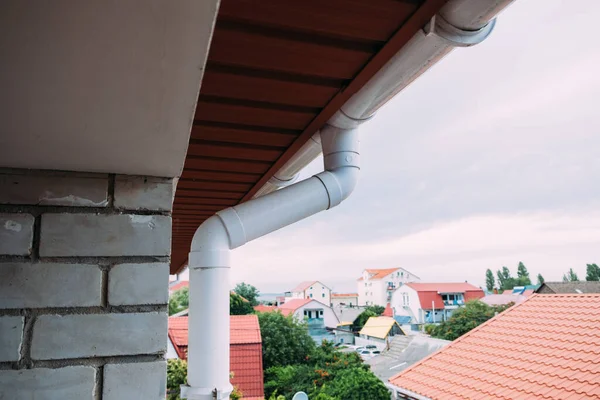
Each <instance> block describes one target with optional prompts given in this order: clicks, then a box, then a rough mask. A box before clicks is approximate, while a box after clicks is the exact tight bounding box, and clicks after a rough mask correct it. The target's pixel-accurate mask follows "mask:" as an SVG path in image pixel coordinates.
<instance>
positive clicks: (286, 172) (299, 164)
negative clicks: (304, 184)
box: [254, 132, 321, 198]
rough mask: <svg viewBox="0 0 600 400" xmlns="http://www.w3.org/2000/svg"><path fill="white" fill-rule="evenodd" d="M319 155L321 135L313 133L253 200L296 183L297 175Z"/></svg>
mask: <svg viewBox="0 0 600 400" xmlns="http://www.w3.org/2000/svg"><path fill="white" fill-rule="evenodd" d="M319 154H321V134H320V132H317V133H315V134H314V135H313V136H312V137H311V138H310V140H308V141H307V142H306V143H304V145H303V146H302V147H300V149H298V151H297V152H296V155H295V156H294V157H292V158H290V160H289V161H288V162H287V163H285V164H284V165H283V167H281V168H280V169H279V171H277V173H276V174H275V175H273V176H272V177H271V178H270V179H269V180H268V181H267V183H265V184H264V185H263V187H261V188H260V189H259V190H258V192H256V194H255V195H254V198H256V197H260V196H263V195H265V194H267V193H271V192H274V191H276V190H278V189H281V188H282V187H286V186H289V185H291V184H292V183H294V182H296V180H297V179H298V173H299V172H300V171H301V170H302V169H303V168H304V167H306V166H307V165H308V164H310V163H311V162H312V161H313V160H314V159H315V158H317V157H318V156H319Z"/></svg>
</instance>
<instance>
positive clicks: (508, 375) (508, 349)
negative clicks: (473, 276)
mask: <svg viewBox="0 0 600 400" xmlns="http://www.w3.org/2000/svg"><path fill="white" fill-rule="evenodd" d="M390 382H391V383H392V384H393V385H395V386H397V387H400V388H403V389H405V390H408V391H410V392H413V393H416V394H418V395H421V396H424V397H428V398H431V399H457V398H461V399H463V398H468V399H506V400H508V399H556V400H559V399H560V400H563V399H600V294H560V295H544V294H536V295H533V296H531V297H529V298H528V299H527V300H526V301H524V302H523V303H521V304H519V305H517V306H514V307H512V308H510V309H509V310H507V311H505V312H503V313H501V314H499V315H498V316H496V317H495V318H492V319H491V320H489V321H488V322H486V323H484V324H482V325H480V326H479V327H477V328H475V329H473V330H472V331H470V332H469V333H467V334H465V335H463V336H462V337H460V338H459V339H457V340H455V341H454V342H452V343H451V344H450V345H448V346H447V347H445V348H443V349H442V350H440V351H438V352H437V353H434V354H433V355H431V356H429V357H427V358H425V359H424V360H422V361H421V362H419V363H417V364H415V365H413V366H412V367H410V368H408V369H406V370H404V371H402V372H401V373H400V374H398V375H396V376H394V377H392V378H391V379H390Z"/></svg>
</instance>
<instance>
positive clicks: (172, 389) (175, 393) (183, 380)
mask: <svg viewBox="0 0 600 400" xmlns="http://www.w3.org/2000/svg"><path fill="white" fill-rule="evenodd" d="M185 384H187V363H186V362H185V361H183V360H179V359H170V360H167V400H179V388H180V386H181V385H185Z"/></svg>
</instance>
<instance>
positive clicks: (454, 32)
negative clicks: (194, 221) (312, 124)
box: [181, 0, 512, 400]
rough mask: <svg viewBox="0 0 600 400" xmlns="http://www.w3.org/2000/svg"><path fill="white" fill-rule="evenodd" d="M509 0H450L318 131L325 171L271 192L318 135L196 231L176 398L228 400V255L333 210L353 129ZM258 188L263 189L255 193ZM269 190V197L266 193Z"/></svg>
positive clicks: (350, 168)
mask: <svg viewBox="0 0 600 400" xmlns="http://www.w3.org/2000/svg"><path fill="white" fill-rule="evenodd" d="M511 2H512V0H450V1H449V2H448V3H447V4H446V5H445V6H444V7H443V8H442V10H441V11H440V13H439V14H438V15H437V16H435V17H434V18H433V19H432V20H431V21H430V23H429V24H427V26H426V27H425V28H424V29H423V30H422V31H420V32H418V33H417V34H416V35H415V36H414V37H413V38H412V39H411V40H410V41H409V42H408V43H407V44H406V45H405V46H404V47H403V48H402V49H401V50H400V51H399V52H398V53H397V54H396V55H395V56H394V57H393V58H392V59H391V60H390V61H389V62H388V63H387V64H386V65H385V66H384V67H383V68H382V69H381V70H380V71H379V72H378V73H377V74H375V76H374V77H373V78H372V79H371V80H370V81H369V82H368V83H367V84H366V85H365V86H364V87H363V88H362V89H361V90H359V91H358V92H357V93H356V94H355V95H354V96H352V98H351V99H350V100H349V101H348V102H346V104H344V106H343V107H342V108H341V110H340V111H338V112H337V113H336V114H335V115H334V116H333V117H332V118H331V119H330V120H329V121H328V123H327V124H326V125H325V127H324V128H322V129H321V133H320V139H321V147H322V150H323V154H324V166H325V171H324V172H322V173H320V174H318V175H315V176H313V177H312V178H309V179H307V180H305V181H302V182H297V183H295V184H293V185H290V186H287V187H284V188H283V189H280V190H277V191H273V190H275V189H277V188H278V187H280V186H282V185H285V184H286V183H287V184H289V183H291V182H293V181H294V180H295V178H294V176H295V175H296V174H297V172H298V171H299V170H300V169H302V167H304V166H305V165H306V164H308V162H310V161H312V160H314V158H315V157H316V156H317V155H318V151H317V150H319V148H318V146H315V143H318V139H317V138H318V137H314V138H313V142H314V143H311V142H310V141H309V143H308V144H307V145H305V146H303V147H302V148H301V149H300V151H298V152H297V154H296V156H295V157H293V158H292V159H291V160H290V161H289V162H288V163H287V164H285V166H284V167H283V168H282V169H281V170H280V171H279V172H278V173H277V174H276V176H277V178H276V179H277V181H272V182H271V183H270V184H269V186H268V187H266V188H262V189H261V193H262V194H263V195H262V196H261V197H255V198H254V199H252V200H250V201H248V202H246V203H243V204H239V205H237V206H235V207H230V208H228V209H226V210H223V211H220V212H218V213H217V214H216V215H215V216H213V217H211V218H209V219H208V220H206V221H205V222H204V223H203V224H202V225H201V226H200V227H199V228H198V230H197V231H196V234H195V235H194V238H193V240H192V246H191V252H190V254H189V263H188V266H189V269H190V314H189V343H188V383H189V386H182V390H181V395H182V397H183V398H187V399H194V400H208V399H228V398H229V395H230V393H231V391H232V386H231V383H230V382H229V268H230V260H229V258H230V251H231V250H232V249H235V248H237V247H239V246H242V245H243V244H245V243H247V242H249V241H251V240H254V239H256V238H259V237H261V236H263V235H266V234H268V233H271V232H273V231H276V230H278V229H280V228H283V227H285V226H287V225H290V224H293V223H295V222H297V221H300V220H302V219H304V218H307V217H309V216H311V215H313V214H316V213H318V212H320V211H323V210H326V209H329V208H332V207H335V206H336V205H338V204H339V203H341V202H342V201H343V200H344V199H345V198H346V197H348V196H349V195H350V193H351V192H352V190H353V189H354V186H355V185H356V182H357V179H358V172H359V168H360V167H359V158H360V157H359V152H358V132H357V129H356V127H357V126H358V125H360V124H361V123H362V122H364V121H367V120H368V119H370V118H371V117H372V116H373V114H374V113H375V112H376V111H377V110H378V109H379V108H380V107H381V106H382V105H383V104H385V103H386V102H387V101H388V100H389V99H391V98H392V97H393V96H395V95H396V94H397V93H398V92H400V91H401V90H402V89H403V88H405V87H406V86H408V85H409V84H410V83H411V82H412V81H413V80H414V79H416V78H417V77H418V76H420V75H421V74H422V73H423V72H424V71H426V70H427V69H428V68H430V67H431V66H432V65H433V64H435V63H436V62H437V61H439V60H440V59H441V58H442V57H443V56H444V55H446V54H447V53H449V52H450V51H451V50H452V49H453V48H454V47H457V46H472V45H474V44H477V43H479V42H480V41H482V40H483V39H485V38H486V37H487V36H488V35H489V34H490V32H491V31H492V29H493V26H494V22H495V21H494V20H492V18H493V17H494V16H495V15H496V14H497V13H498V12H500V11H501V10H502V9H503V8H504V7H506V6H507V5H508V4H510V3H511ZM263 189H264V190H263ZM269 192H270V193H269Z"/></svg>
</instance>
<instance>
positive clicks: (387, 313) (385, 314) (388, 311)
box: [381, 303, 394, 318]
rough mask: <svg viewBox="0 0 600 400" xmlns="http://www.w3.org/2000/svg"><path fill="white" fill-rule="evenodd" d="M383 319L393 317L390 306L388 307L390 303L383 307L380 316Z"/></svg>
mask: <svg viewBox="0 0 600 400" xmlns="http://www.w3.org/2000/svg"><path fill="white" fill-rule="evenodd" d="M381 315H382V316H383V317H392V318H393V317H394V311H393V310H392V306H391V305H390V303H387V305H386V306H385V310H383V314H381Z"/></svg>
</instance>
